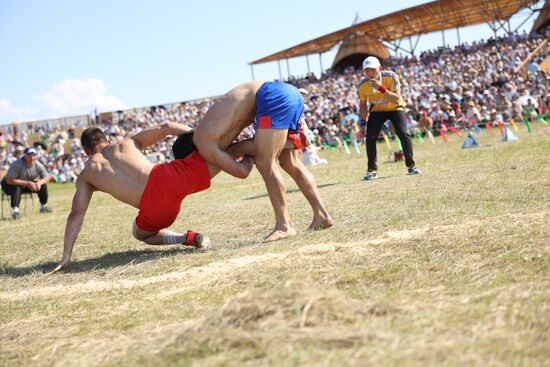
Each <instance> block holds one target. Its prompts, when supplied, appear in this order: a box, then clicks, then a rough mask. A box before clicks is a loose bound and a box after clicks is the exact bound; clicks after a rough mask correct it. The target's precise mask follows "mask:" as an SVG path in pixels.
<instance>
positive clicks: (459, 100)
mask: <svg viewBox="0 0 550 367" xmlns="http://www.w3.org/2000/svg"><path fill="white" fill-rule="evenodd" d="M549 34H550V33H549V30H548V29H547V31H546V32H545V34H544V35H538V34H530V35H528V34H523V35H518V34H515V35H512V36H507V37H502V38H498V39H489V40H488V41H480V42H474V43H472V44H462V45H460V46H457V47H454V48H450V47H441V48H438V49H436V50H433V51H427V52H423V53H422V54H420V55H419V56H418V57H416V56H407V57H392V58H391V59H388V60H385V61H384V62H383V64H382V65H383V68H384V69H391V70H394V71H395V72H397V73H398V74H399V75H400V78H401V79H400V81H401V94H402V95H403V97H404V99H405V102H406V111H407V115H408V117H409V119H410V121H409V128H410V132H411V133H415V129H418V128H419V127H421V126H429V127H430V128H432V129H433V130H434V131H435V132H436V133H437V131H439V129H440V128H441V127H457V128H458V127H472V125H475V124H479V125H480V126H483V124H485V123H487V122H488V123H490V124H495V125H496V124H499V123H501V122H502V123H504V124H507V123H509V122H510V120H511V119H515V120H516V121H522V120H523V119H524V118H527V119H528V120H531V121H535V120H536V119H537V116H540V115H543V114H548V112H549V108H550V96H549V93H548V85H549V80H550V79H549V78H550V76H548V75H546V74H544V73H543V72H540V71H539V70H538V64H539V63H540V62H541V61H542V60H544V58H546V56H548V55H549V52H548V51H549V50H548V48H547V49H546V50H543V51H542V52H541V53H540V55H541V56H539V57H537V58H536V59H534V60H533V61H532V62H531V63H530V64H529V66H528V68H527V69H528V73H527V74H521V73H516V72H515V71H516V69H517V67H518V66H519V64H520V63H521V62H523V60H525V59H526V58H527V56H528V55H529V54H530V53H531V52H532V51H533V50H534V49H535V48H536V47H537V45H539V44H540V43H541V42H542V40H543V39H544V37H546V38H548V35H549ZM363 77H364V75H363V73H362V71H361V70H354V69H353V68H347V69H345V70H343V71H342V72H335V71H327V72H326V73H324V74H323V75H322V76H321V77H320V78H317V77H315V76H314V75H313V74H311V75H308V76H306V77H303V78H290V79H289V80H287V82H289V83H291V84H293V85H295V86H296V87H298V88H303V89H304V90H305V91H307V94H304V101H305V111H304V116H303V118H304V120H305V122H306V123H307V125H308V127H309V128H310V130H311V132H312V133H313V139H314V141H315V143H316V145H317V146H319V147H321V148H322V147H329V146H339V145H341V144H342V141H344V140H351V141H354V140H355V141H361V140H362V139H363V138H364V137H363V136H362V129H360V128H359V126H358V120H359V118H358V115H357V113H358V109H359V107H358V102H359V101H358V96H357V87H358V86H359V84H360V82H361V80H362V79H363ZM214 100H215V98H206V99H202V100H197V101H189V102H182V103H176V104H172V105H168V106H153V107H148V108H139V109H132V110H126V111H117V112H114V113H112V117H111V118H109V119H101V120H100V121H98V125H99V126H100V127H101V128H102V129H103V130H104V131H105V133H106V135H108V136H110V138H111V139H114V140H116V139H122V138H123V137H124V136H126V135H128V134H131V133H136V132H139V131H141V130H142V129H145V128H147V127H149V126H152V125H155V124H158V123H162V122H165V121H177V122H180V123H182V124H186V125H189V126H191V127H194V126H195V124H197V123H198V122H199V121H200V119H201V118H202V117H203V116H204V114H205V113H206V111H207V110H208V108H209V107H210V106H211V105H212V103H213V101H214ZM78 129H80V130H81V129H82V127H76V126H75V128H69V129H67V130H61V129H48V128H46V127H40V126H36V127H34V128H32V129H26V130H25V131H23V129H18V126H17V125H15V124H12V125H10V126H8V127H6V128H4V131H3V132H2V131H0V164H1V168H2V170H6V169H7V167H8V166H9V165H10V164H11V163H12V162H14V161H15V160H16V159H17V158H18V157H19V156H21V155H22V153H23V150H24V148H25V147H27V146H30V145H34V146H35V148H36V149H37V151H38V154H37V157H38V160H39V161H40V162H42V163H43V164H44V165H45V166H46V168H47V169H48V171H49V172H50V173H51V174H52V176H53V177H54V178H55V180H56V181H57V182H71V181H74V180H75V179H76V177H77V175H78V173H79V172H80V171H81V170H82V169H83V166H84V162H85V161H86V158H85V154H84V152H83V150H82V147H81V146H80V143H79V140H78V138H77V136H78ZM389 133H390V134H391V132H389ZM31 136H32V137H34V139H33V141H30V140H32V139H30V137H31ZM252 136H253V130H252V127H251V128H249V129H247V130H245V131H243V133H242V134H241V137H240V138H249V137H252ZM170 146H171V141H163V142H160V143H158V144H156V145H155V146H154V147H151V148H149V149H148V151H147V152H145V153H146V155H147V156H148V158H149V159H150V160H151V161H153V162H163V161H165V160H167V159H170V158H171V157H170V156H171V150H170V149H169V148H170Z"/></svg>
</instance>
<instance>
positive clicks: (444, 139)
mask: <svg viewBox="0 0 550 367" xmlns="http://www.w3.org/2000/svg"><path fill="white" fill-rule="evenodd" d="M439 133H440V134H441V137H442V138H443V141H444V142H445V143H446V142H447V137H446V136H445V130H443V128H441V129H439Z"/></svg>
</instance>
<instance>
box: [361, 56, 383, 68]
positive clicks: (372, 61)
mask: <svg viewBox="0 0 550 367" xmlns="http://www.w3.org/2000/svg"><path fill="white" fill-rule="evenodd" d="M379 67H380V61H379V60H378V59H377V58H376V57H374V56H369V57H367V58H366V59H365V60H363V70H365V69H367V68H370V69H377V68H379Z"/></svg>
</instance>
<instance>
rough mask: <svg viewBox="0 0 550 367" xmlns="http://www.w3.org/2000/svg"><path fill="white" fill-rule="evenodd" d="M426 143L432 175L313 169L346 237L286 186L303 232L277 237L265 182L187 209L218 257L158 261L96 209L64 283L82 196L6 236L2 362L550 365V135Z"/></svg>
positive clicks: (2, 241)
mask: <svg viewBox="0 0 550 367" xmlns="http://www.w3.org/2000/svg"><path fill="white" fill-rule="evenodd" d="M449 139H450V144H447V145H443V144H442V143H441V141H440V140H439V141H438V143H439V144H438V145H436V146H432V145H431V144H429V143H427V144H425V145H419V143H418V142H417V141H415V143H416V146H415V155H416V159H417V163H418V165H419V167H420V168H421V169H423V172H424V173H423V174H422V175H421V176H418V177H409V176H406V175H405V167H404V165H402V164H401V163H399V164H394V163H387V162H383V161H385V160H386V159H385V158H386V152H387V149H386V147H385V146H384V145H380V146H379V155H380V158H379V160H380V161H381V162H382V164H381V165H380V169H379V175H380V176H381V179H379V180H377V181H374V182H364V181H361V180H360V178H361V177H362V174H363V173H364V169H365V166H366V162H365V160H366V159H365V156H364V153H363V152H362V155H361V156H359V155H357V154H355V153H354V154H355V155H354V156H351V157H348V156H346V155H344V154H340V153H337V152H324V153H323V156H324V157H325V158H327V159H328V160H329V164H328V165H327V166H324V167H315V168H313V169H312V172H313V173H314V175H315V176H316V178H317V183H318V185H320V186H321V189H320V192H321V195H322V197H323V200H324V202H325V204H326V206H327V208H328V209H329V210H330V211H331V213H332V214H333V216H334V218H335V220H336V222H337V225H336V226H335V227H334V228H332V229H329V230H326V231H321V232H306V231H305V228H307V226H308V225H309V221H310V220H311V213H310V209H309V207H308V205H307V203H306V201H305V199H304V198H303V196H301V194H300V193H299V192H295V191H292V190H294V189H295V188H296V186H295V185H294V184H293V183H291V181H290V180H287V183H288V185H289V186H288V189H289V190H291V191H292V192H291V193H289V194H288V201H289V206H290V211H291V217H292V219H293V223H294V225H295V227H296V228H297V229H298V231H299V235H298V236H297V237H294V238H292V239H288V240H283V241H280V242H277V243H273V244H269V245H265V244H262V243H261V239H262V237H263V236H264V235H266V234H267V233H268V232H269V230H270V229H271V227H272V225H273V216H272V212H271V209H270V204H269V200H268V198H267V196H265V187H264V186H263V182H262V181H261V178H260V176H259V174H258V173H257V172H254V173H253V175H252V177H251V178H249V179H247V180H244V181H239V180H236V179H233V178H230V177H228V176H220V177H218V178H216V179H215V180H214V183H213V186H212V189H211V190H209V191H207V192H203V193H200V194H197V195H195V196H192V197H189V198H187V199H186V200H185V202H184V204H183V206H182V211H181V213H180V217H179V219H178V220H177V222H176V223H175V225H174V228H175V229H179V230H184V229H187V228H194V229H197V230H200V231H202V232H203V233H206V234H208V235H209V236H210V237H211V239H212V242H213V246H212V248H211V250H210V251H208V252H206V253H199V252H194V251H192V250H191V251H185V250H181V249H177V248H175V247H162V248H159V247H147V246H144V245H141V244H140V243H139V242H137V241H135V240H134V239H132V238H131V231H130V228H131V222H132V220H133V218H134V216H135V215H136V211H135V210H134V209H132V208H130V207H126V206H124V205H122V204H120V203H118V202H116V201H115V200H114V199H112V198H111V197H109V196H107V195H103V194H99V195H95V196H94V199H93V201H92V205H91V206H90V209H89V211H88V214H87V218H86V221H85V224H84V226H83V228H82V232H81V235H80V238H79V241H78V243H77V245H76V247H75V253H74V257H73V264H72V266H71V267H70V269H69V271H68V272H66V273H64V274H59V275H56V276H52V277H46V276H43V275H42V273H43V272H44V271H46V270H49V269H51V268H52V267H53V266H54V265H55V262H56V261H58V260H59V258H60V256H61V250H62V235H63V229H64V223H65V219H66V216H67V214H68V210H69V208H70V199H71V197H72V193H73V190H74V188H73V187H72V186H71V185H65V186H53V187H52V188H51V206H52V207H53V208H54V209H55V213H54V214H52V215H48V216H42V215H38V214H34V215H32V216H26V217H25V218H24V219H23V220H21V221H18V222H12V221H3V222H0V233H1V234H2V236H1V237H0V255H1V263H0V284H1V289H2V293H1V294H0V340H1V343H0V365H14V366H28V365H39V366H47V365H65V366H82V365H90V366H100V365H101V366H104V365H112V366H128V365H153V364H155V365H167V366H170V365H180V364H190V365H193V364H196V365H199V364H200V365H211V366H219V365H228V366H233V365H251V366H252V365H254V366H256V365H289V366H292V365H366V364H369V365H382V364H383V365H418V366H424V365H426V364H432V365H433V364H438V365H485V366H500V365H502V366H510V365H525V366H533V365H548V364H549V362H548V361H549V360H550V352H549V349H548V345H549V343H550V340H549V339H550V337H549V332H548V330H550V291H549V290H548V289H550V251H549V245H548V244H549V242H550V209H549V205H548V204H549V199H550V163H549V162H548V153H549V152H550V129H549V128H545V127H542V126H541V127H536V128H535V133H534V134H532V135H529V136H528V135H527V134H526V132H525V131H524V130H522V131H521V132H520V140H519V141H516V142H511V143H503V142H500V141H499V139H498V138H497V137H496V136H489V135H485V136H483V137H481V138H480V139H479V140H480V143H481V145H482V146H481V147H480V148H476V149H469V150H461V149H460V139H459V138H458V137H455V136H452V137H449Z"/></svg>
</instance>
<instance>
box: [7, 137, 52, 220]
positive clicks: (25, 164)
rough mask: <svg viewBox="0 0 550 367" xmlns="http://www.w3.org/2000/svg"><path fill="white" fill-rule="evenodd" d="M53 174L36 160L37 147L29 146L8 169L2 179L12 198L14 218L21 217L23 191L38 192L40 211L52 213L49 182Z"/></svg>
mask: <svg viewBox="0 0 550 367" xmlns="http://www.w3.org/2000/svg"><path fill="white" fill-rule="evenodd" d="M51 180H52V176H50V175H49V174H48V172H47V171H46V168H44V166H43V165H42V164H41V163H40V162H37V161H36V149H35V148H27V149H25V151H24V155H23V157H21V158H19V159H18V160H16V161H15V162H13V163H12V165H11V166H10V168H9V169H8V173H7V174H6V177H5V178H4V179H3V180H2V190H3V191H4V192H5V193H6V194H7V195H8V196H9V197H10V199H11V209H12V218H13V219H14V220H17V219H19V218H20V217H21V215H20V213H19V203H20V202H21V193H24V192H37V193H38V198H39V200H40V204H42V206H41V208H40V213H51V212H52V210H51V209H50V208H48V207H47V205H46V204H47V202H48V186H47V185H46V184H47V183H48V182H50V181H51Z"/></svg>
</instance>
